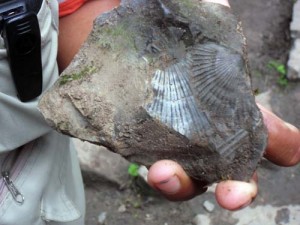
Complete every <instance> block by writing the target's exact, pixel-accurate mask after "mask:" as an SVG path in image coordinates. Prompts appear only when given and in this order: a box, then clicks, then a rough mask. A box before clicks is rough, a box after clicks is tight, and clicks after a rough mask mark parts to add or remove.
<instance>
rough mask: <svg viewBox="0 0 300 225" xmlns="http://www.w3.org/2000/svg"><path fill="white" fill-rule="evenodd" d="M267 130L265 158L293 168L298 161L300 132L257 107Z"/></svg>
mask: <svg viewBox="0 0 300 225" xmlns="http://www.w3.org/2000/svg"><path fill="white" fill-rule="evenodd" d="M258 106H259V108H260V110H261V112H262V114H263V118H264V123H265V125H266V127H267V129H268V134H269V137H268V146H267V149H266V153H265V157H266V158H267V159H268V160H270V161H272V162H273V163H276V164H277V165H280V166H293V165H296V164H297V163H299V161H300V131H299V130H298V129H297V128H296V127H294V126H293V125H291V124H288V123H286V122H284V121H283V120H281V119H280V118H278V117H277V116H276V115H274V114H273V113H271V112H270V111H268V110H267V109H265V108H264V107H262V106H261V105H258Z"/></svg>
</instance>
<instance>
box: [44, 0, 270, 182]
mask: <svg viewBox="0 0 300 225" xmlns="http://www.w3.org/2000/svg"><path fill="white" fill-rule="evenodd" d="M245 48H246V46H245V38H244V36H243V35H242V29H241V24H240V23H239V22H238V21H237V20H236V18H235V17H234V15H233V14H232V13H231V12H230V10H229V9H228V8H226V7H224V6H221V5H218V4H213V3H200V4H199V1H196V0H186V1H179V0H173V1H165V0H148V1H146V0H131V1H129V0H124V1H122V2H121V6H120V7H118V8H116V9H115V10H113V11H111V12H109V13H107V14H105V15H103V16H101V17H99V18H98V19H97V20H96V21H95V23H94V29H93V31H92V33H91V34H90V36H89V38H88V40H87V42H86V43H85V44H84V46H83V47H82V49H81V50H80V52H79V53H78V55H77V56H76V58H75V59H74V61H73V62H72V64H71V65H70V66H69V67H68V69H67V70H66V71H65V72H64V74H63V76H62V77H61V78H60V79H59V81H58V82H57V83H56V84H55V85H54V87H53V88H52V89H51V90H49V91H48V92H47V93H46V94H45V95H44V96H43V98H42V100H41V102H40V109H41V112H42V113H43V115H44V116H45V118H46V120H47V121H48V122H49V124H51V125H52V126H53V127H55V128H56V129H57V130H58V131H60V132H62V133H65V134H68V135H70V136H74V137H77V138H80V139H83V140H87V141H89V142H91V143H95V144H98V145H103V146H105V147H107V148H108V149H110V150H112V151H114V152H116V153H119V154H121V155H122V156H124V157H125V158H127V159H129V160H131V161H136V162H139V163H141V164H144V165H146V166H149V165H151V164H152V163H154V162H155V161H157V160H159V159H172V160H175V161H177V162H179V163H180V164H181V165H182V166H183V167H184V169H185V170H186V171H187V172H188V174H189V175H190V176H192V177H193V178H195V179H197V180H199V181H200V182H203V185H207V184H210V183H213V182H216V181H220V180H223V179H237V180H248V179H249V178H250V177H251V175H252V173H253V171H254V170H255V168H256V167H257V163H258V162H259V161H260V158H261V156H262V154H263V151H264V149H265V146H266V139H267V134H266V131H265V128H264V125H263V121H262V118H261V114H260V112H259V110H258V108H257V106H256V104H255V101H254V97H253V96H252V91H251V84H250V77H249V74H248V68H247V58H246V54H245V51H246V49H245Z"/></svg>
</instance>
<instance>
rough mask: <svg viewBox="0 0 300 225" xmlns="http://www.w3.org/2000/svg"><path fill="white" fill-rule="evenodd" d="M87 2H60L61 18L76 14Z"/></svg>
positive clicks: (67, 0)
mask: <svg viewBox="0 0 300 225" xmlns="http://www.w3.org/2000/svg"><path fill="white" fill-rule="evenodd" d="M86 1H87V0H64V1H59V17H63V16H66V15H69V14H71V13H73V12H75V11H76V10H77V9H78V8H79V7H80V6H82V5H83V4H84V3H85V2H86Z"/></svg>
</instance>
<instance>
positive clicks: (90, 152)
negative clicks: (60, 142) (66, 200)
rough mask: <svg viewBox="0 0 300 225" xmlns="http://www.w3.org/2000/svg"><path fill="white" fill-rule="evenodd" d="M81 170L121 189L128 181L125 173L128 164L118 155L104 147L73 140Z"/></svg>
mask: <svg viewBox="0 0 300 225" xmlns="http://www.w3.org/2000/svg"><path fill="white" fill-rule="evenodd" d="M73 141H74V144H75V146H76V149H77V152H78V157H79V161H80V166H81V169H82V170H83V172H84V173H92V174H93V175H96V176H99V177H100V178H101V179H105V180H106V181H109V182H112V183H115V184H117V185H119V186H120V187H123V186H124V185H126V184H127V182H128V181H129V179H130V178H129V175H128V172H127V169H128V166H129V162H128V161H127V160H125V159H124V158H123V157H121V156H120V155H118V154H116V153H113V152H111V151H108V150H107V149H106V148H105V147H102V146H97V145H93V144H91V143H89V142H83V141H81V140H79V139H73Z"/></svg>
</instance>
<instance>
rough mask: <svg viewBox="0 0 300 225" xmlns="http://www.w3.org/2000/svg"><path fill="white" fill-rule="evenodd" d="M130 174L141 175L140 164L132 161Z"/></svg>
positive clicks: (129, 168) (129, 169) (133, 175)
mask: <svg viewBox="0 0 300 225" xmlns="http://www.w3.org/2000/svg"><path fill="white" fill-rule="evenodd" d="M128 174H129V175H130V176H132V177H137V176H138V175H139V165H137V164H135V163H131V164H130V165H129V167H128Z"/></svg>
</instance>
